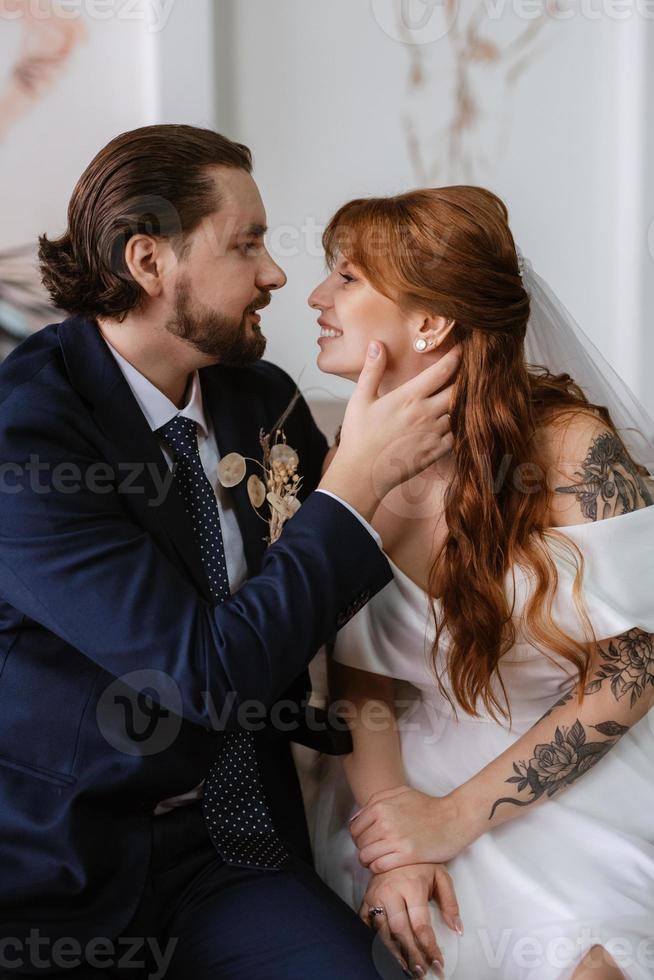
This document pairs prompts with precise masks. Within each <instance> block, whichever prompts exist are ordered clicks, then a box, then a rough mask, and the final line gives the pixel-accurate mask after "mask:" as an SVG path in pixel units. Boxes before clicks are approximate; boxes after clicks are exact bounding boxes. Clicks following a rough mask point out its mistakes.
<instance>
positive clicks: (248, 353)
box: [166, 280, 270, 367]
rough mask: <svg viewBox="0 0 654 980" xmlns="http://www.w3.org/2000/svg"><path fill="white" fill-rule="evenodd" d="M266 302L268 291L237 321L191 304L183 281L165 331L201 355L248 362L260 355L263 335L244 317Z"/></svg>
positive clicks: (235, 363) (236, 363) (235, 362)
mask: <svg viewBox="0 0 654 980" xmlns="http://www.w3.org/2000/svg"><path fill="white" fill-rule="evenodd" d="M268 303H270V293H266V294H262V295H261V296H260V297H259V298H258V300H257V301H256V302H255V303H254V304H253V305H252V306H249V307H248V309H247V310H246V311H245V314H244V315H243V317H242V319H241V320H240V322H239V321H237V320H233V319H231V318H230V317H228V316H225V315H224V314H221V313H213V312H211V311H209V310H207V309H206V308H203V307H201V306H199V305H198V304H193V303H192V302H191V292H190V289H189V285H188V282H187V281H185V280H182V281H181V282H180V283H179V285H178V287H177V293H176V296H175V315H174V317H172V319H170V320H169V321H168V323H167V324H166V330H168V332H169V333H171V334H173V336H175V337H179V338H180V339H181V340H185V341H187V343H189V344H191V346H192V347H195V349H196V350H197V351H200V353H201V354H207V355H208V356H209V357H211V358H213V359H214V360H215V361H216V363H220V364H229V365H231V366H233V367H239V366H241V365H243V364H251V363H252V362H253V361H258V360H259V359H260V358H262V357H263V355H264V352H265V350H266V338H265V337H264V336H263V334H262V333H261V332H260V331H259V329H258V326H257V325H256V324H248V322H247V319H246V317H247V315H248V313H251V312H253V310H254V309H261V308H262V307H264V306H267V305H268Z"/></svg>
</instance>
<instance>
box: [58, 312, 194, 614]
mask: <svg viewBox="0 0 654 980" xmlns="http://www.w3.org/2000/svg"><path fill="white" fill-rule="evenodd" d="M59 342H60V345H61V348H62V352H63V355H64V360H65V362H66V367H67V370H68V374H69V377H70V379H71V382H72V384H73V386H74V387H75V388H76V390H77V391H78V392H79V393H80V394H81V395H82V396H83V397H84V398H85V399H86V400H87V401H88V402H89V403H90V404H91V406H92V413H93V417H94V419H95V421H96V422H97V424H98V426H99V427H100V429H101V430H102V432H103V433H104V435H105V437H106V454H107V457H108V458H109V459H110V461H111V462H112V463H113V465H114V467H115V468H116V472H117V476H118V480H119V482H120V484H121V485H122V486H123V491H122V492H123V494H126V495H127V494H128V495H129V498H130V499H129V500H127V499H126V503H127V504H128V505H129V504H132V505H133V506H138V508H139V514H140V515H141V517H142V518H143V520H144V523H145V524H146V526H148V527H149V528H150V529H151V530H152V531H153V533H155V534H158V535H159V536H161V535H164V536H165V537H166V538H167V539H168V540H169V541H170V542H171V544H172V545H173V547H174V549H175V551H176V553H177V555H178V556H179V558H180V559H181V561H182V563H183V564H184V566H185V567H186V569H187V571H188V573H189V574H190V576H191V579H192V580H193V582H194V584H195V585H196V587H197V588H198V589H199V590H200V592H201V593H202V594H203V595H204V596H205V597H206V598H207V599H210V597H211V593H210V590H209V583H208V581H207V578H206V575H205V572H204V567H203V564H202V557H201V554H200V549H199V547H198V545H197V544H196V541H195V537H194V534H193V527H192V524H191V520H190V517H189V515H188V513H187V511H186V508H185V507H184V502H183V500H182V498H181V495H180V493H179V491H178V490H177V487H176V485H175V484H174V483H173V482H172V481H171V476H170V471H169V470H168V466H167V464H166V461H165V459H164V457H163V454H162V452H161V449H160V447H159V441H158V439H157V437H156V436H155V435H154V433H153V432H152V430H151V429H150V426H149V425H148V423H147V421H146V419H145V416H144V415H143V413H142V411H141V409H140V407H139V405H138V402H137V401H136V399H135V398H134V395H133V394H132V390H131V388H130V387H129V385H128V384H127V381H126V380H125V378H124V376H123V374H122V371H121V370H120V368H119V367H118V364H117V363H116V361H115V360H114V358H113V356H112V355H111V352H110V351H109V350H108V348H107V345H106V343H105V341H104V339H103V337H102V335H101V334H100V331H99V330H98V328H97V326H96V324H95V323H94V322H93V321H90V320H85V319H83V318H81V317H74V318H72V319H70V320H66V321H65V322H64V323H63V324H62V325H61V327H60V330H59ZM128 478H129V479H130V480H131V484H130V486H129V487H127V480H128ZM162 487H163V488H165V490H162Z"/></svg>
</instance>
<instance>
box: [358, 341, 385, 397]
mask: <svg viewBox="0 0 654 980" xmlns="http://www.w3.org/2000/svg"><path fill="white" fill-rule="evenodd" d="M375 350H377V353H376V354H375ZM385 370H386V348H385V346H384V345H383V344H382V343H381V342H380V341H379V340H373V341H371V343H370V345H369V346H368V354H367V356H366V360H365V363H364V365H363V370H362V371H361V374H360V375H359V380H358V382H357V393H358V394H359V395H363V396H364V397H365V398H366V399H367V400H368V401H374V399H375V398H376V397H377V392H378V390H379V385H380V384H381V379H382V377H383V374H384V371H385Z"/></svg>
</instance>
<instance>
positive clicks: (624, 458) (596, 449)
mask: <svg viewBox="0 0 654 980" xmlns="http://www.w3.org/2000/svg"><path fill="white" fill-rule="evenodd" d="M576 475H577V476H578V477H579V480H578V482H577V483H573V484H571V485H570V486H564V487H556V490H555V492H556V493H568V494H574V495H575V496H576V498H577V501H578V502H579V506H580V508H581V512H582V514H583V515H584V517H586V518H588V520H591V521H597V520H604V519H605V518H607V517H612V516H616V515H620V514H628V513H630V512H631V511H632V510H639V509H640V508H641V507H651V506H652V504H653V503H654V500H652V494H651V493H650V491H649V490H648V488H647V485H646V483H645V480H644V478H643V476H642V475H641V473H640V472H639V470H638V469H637V468H636V466H635V465H634V463H633V461H632V459H631V458H630V456H629V454H628V453H627V451H626V449H625V448H624V446H623V444H622V442H621V441H620V439H619V438H618V436H616V435H615V433H613V432H603V433H602V434H601V435H599V436H598V437H597V438H596V439H595V440H593V443H592V444H591V446H590V449H589V450H588V452H587V454H586V458H585V459H584V461H583V463H582V464H581V470H580V471H577V474H576Z"/></svg>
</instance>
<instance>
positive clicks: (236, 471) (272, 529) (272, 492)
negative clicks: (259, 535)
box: [218, 389, 302, 544]
mask: <svg viewBox="0 0 654 980" xmlns="http://www.w3.org/2000/svg"><path fill="white" fill-rule="evenodd" d="M299 398H300V391H299V389H298V390H296V392H295V394H294V395H293V398H292V399H291V401H290V402H289V404H288V405H287V406H286V408H285V409H284V411H283V412H282V414H281V416H280V417H279V418H278V420H277V422H276V423H275V425H274V426H273V427H272V429H271V430H270V431H269V432H266V431H265V429H261V430H260V432H259V443H260V445H261V449H262V453H263V458H262V459H261V460H258V459H251V458H250V457H249V456H242V455H241V454H240V453H229V454H228V455H227V456H225V457H224V458H223V459H221V461H220V463H219V464H218V480H219V481H220V484H221V486H223V487H227V488H231V487H236V486H238V485H239V484H240V483H242V482H243V480H244V479H245V477H246V475H247V464H248V463H254V464H255V466H258V467H259V468H260V470H261V471H262V476H259V475H257V474H256V473H253V474H252V475H251V476H250V477H249V478H248V482H247V490H248V497H249V498H250V503H251V504H252V507H253V508H254V512H255V513H256V515H257V516H258V517H260V518H261V520H262V521H264V522H265V523H266V524H267V525H268V537H267V538H266V541H267V542H268V544H274V543H275V541H277V539H278V538H279V536H280V535H281V533H282V529H283V527H284V524H285V523H286V521H287V520H288V519H289V518H290V517H292V516H293V514H296V513H297V511H298V510H299V509H300V506H301V505H300V501H299V500H298V493H299V492H300V489H301V487H302V477H301V476H300V474H299V468H300V457H299V455H298V454H297V452H296V451H295V449H293V448H292V447H291V446H289V445H288V443H287V442H286V435H285V433H284V428H283V426H284V423H285V422H286V419H287V418H288V416H289V415H290V414H291V412H292V411H293V409H294V408H295V405H296V403H297V401H298V399H299ZM266 504H268V513H267V515H265V516H264V514H263V513H262V512H261V511H262V508H264V507H265V505H266Z"/></svg>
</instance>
